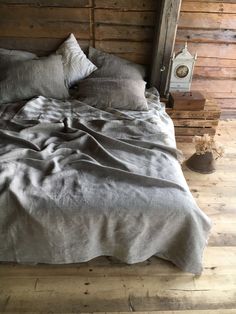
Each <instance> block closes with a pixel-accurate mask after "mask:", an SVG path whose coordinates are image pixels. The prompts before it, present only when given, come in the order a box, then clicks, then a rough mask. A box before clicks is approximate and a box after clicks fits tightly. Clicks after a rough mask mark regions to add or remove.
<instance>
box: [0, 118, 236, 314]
mask: <svg viewBox="0 0 236 314" xmlns="http://www.w3.org/2000/svg"><path fill="white" fill-rule="evenodd" d="M216 139H217V141H218V142H220V143H222V144H223V145H224V147H225V156H224V158H223V159H221V160H219V161H218V163H217V171H216V172H215V173H214V174H211V175H201V174H197V173H194V172H191V171H190V170H187V169H186V168H185V167H183V169H184V174H185V176H186V179H187V181H188V183H189V186H190V188H191V190H192V192H193V195H194V196H195V197H196V199H197V202H198V203H199V205H200V206H201V208H202V209H203V210H204V211H205V212H206V213H207V214H208V215H209V216H210V217H211V219H212V221H213V224H214V226H213V229H212V233H211V237H210V239H209V246H208V248H207V249H206V250H205V254H204V272H203V274H202V275H201V276H200V277H197V276H194V275H192V274H188V273H184V272H182V271H180V270H179V269H178V268H176V267H174V266H173V265H172V264H171V263H168V262H165V261H162V260H160V259H158V258H151V259H149V260H148V261H146V262H145V263H142V264H136V265H132V266H128V265H124V264H121V263H119V262H118V261H115V260H112V259H110V258H99V259H97V260H95V261H92V262H90V263H87V264H82V265H74V266H37V267H32V266H16V265H9V264H8V265H6V264H5V265H3V264H2V265H0V312H1V313H89V312H103V313H104V312H106V313H117V312H123V313H125V312H139V314H140V313H150V314H154V313H155V314H157V313H158V314H161V313H162V314H164V313H165V314H177V313H178V314H190V313H192V314H200V313H202V314H229V313H230V314H232V313H236V121H228V122H226V121H221V122H220V126H219V129H218V132H217V136H216ZM179 148H180V149H182V150H183V152H184V154H185V156H186V157H188V156H189V155H191V154H192V153H193V146H192V144H189V143H188V144H184V143H181V144H179Z"/></svg>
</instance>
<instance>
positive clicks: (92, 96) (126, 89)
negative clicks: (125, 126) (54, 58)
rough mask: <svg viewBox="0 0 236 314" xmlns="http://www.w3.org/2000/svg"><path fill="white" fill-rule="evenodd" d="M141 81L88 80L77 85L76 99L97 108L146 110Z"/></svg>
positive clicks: (143, 85) (143, 88)
mask: <svg viewBox="0 0 236 314" xmlns="http://www.w3.org/2000/svg"><path fill="white" fill-rule="evenodd" d="M145 86H146V82H145V81H143V80H128V79H111V78H94V79H93V78H90V79H86V80H83V81H81V82H80V83H79V84H78V93H77V94H76V98H78V99H79V100H81V101H84V102H85V103H86V104H88V105H90V106H94V107H97V108H101V109H102V108H117V109H126V110H148V105H147V100H146V98H145Z"/></svg>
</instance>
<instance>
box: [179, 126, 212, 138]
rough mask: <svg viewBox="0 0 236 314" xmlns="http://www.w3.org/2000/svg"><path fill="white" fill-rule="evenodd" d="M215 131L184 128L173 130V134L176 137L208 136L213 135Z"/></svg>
mask: <svg viewBox="0 0 236 314" xmlns="http://www.w3.org/2000/svg"><path fill="white" fill-rule="evenodd" d="M215 133H216V130H215V129H213V128H196V127H190V128H185V127H176V128H175V134H176V135H177V136H179V135H184V136H189V135H191V136H192V135H203V134H209V135H215Z"/></svg>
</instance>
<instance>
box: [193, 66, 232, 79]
mask: <svg viewBox="0 0 236 314" xmlns="http://www.w3.org/2000/svg"><path fill="white" fill-rule="evenodd" d="M193 78H194V79H214V80H224V79H225V80H227V79H232V80H236V67H235V68H224V67H206V66H205V67H199V66H196V67H195V69H194V76H193Z"/></svg>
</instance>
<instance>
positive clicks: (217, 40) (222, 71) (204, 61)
mask: <svg viewBox="0 0 236 314" xmlns="http://www.w3.org/2000/svg"><path fill="white" fill-rule="evenodd" d="M185 41H188V45H189V49H190V51H191V52H192V53H195V52H197V53H198V60H197V63H196V67H195V71H194V79H193V84H192V89H198V90H205V91H207V92H209V93H210V95H211V96H213V97H214V98H216V99H217V101H218V103H219V104H220V105H221V108H222V111H223V116H224V117H229V118H230V117H233V116H234V117H236V0H226V1H224V0H207V1H206V0H183V2H182V7H181V13H180V20H179V25H178V31H177V38H176V44H175V50H176V51H177V50H178V49H179V48H180V47H181V46H183V44H184V42H185Z"/></svg>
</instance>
